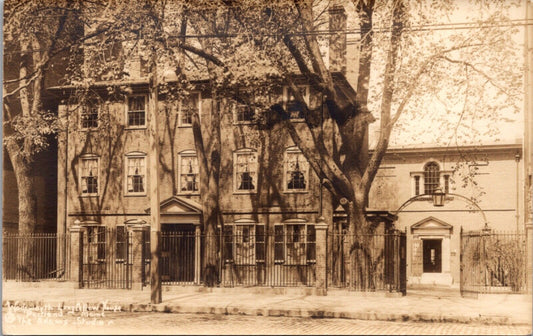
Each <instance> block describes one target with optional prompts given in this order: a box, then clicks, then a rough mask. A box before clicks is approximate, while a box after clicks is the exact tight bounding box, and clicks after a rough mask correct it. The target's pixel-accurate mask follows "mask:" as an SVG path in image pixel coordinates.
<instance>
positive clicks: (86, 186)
mask: <svg viewBox="0 0 533 336" xmlns="http://www.w3.org/2000/svg"><path fill="white" fill-rule="evenodd" d="M80 170H81V171H80V179H81V181H80V182H81V183H80V184H81V194H82V195H88V196H91V195H93V196H94V195H98V157H96V156H94V155H90V156H86V157H82V158H81V169H80Z"/></svg>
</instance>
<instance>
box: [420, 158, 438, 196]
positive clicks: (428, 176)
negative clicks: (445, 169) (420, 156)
mask: <svg viewBox="0 0 533 336" xmlns="http://www.w3.org/2000/svg"><path fill="white" fill-rule="evenodd" d="M439 179H440V172H439V167H438V166H437V164H436V163H428V164H427V165H426V166H425V167H424V193H425V194H433V193H434V192H435V190H436V189H437V188H438V186H439V182H440V181H439Z"/></svg>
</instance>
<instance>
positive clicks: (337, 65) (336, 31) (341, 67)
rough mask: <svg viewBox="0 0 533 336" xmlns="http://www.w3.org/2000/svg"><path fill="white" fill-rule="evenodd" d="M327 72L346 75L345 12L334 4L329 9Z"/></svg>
mask: <svg viewBox="0 0 533 336" xmlns="http://www.w3.org/2000/svg"><path fill="white" fill-rule="evenodd" d="M328 13H329V30H330V35H329V70H330V71H331V72H342V73H343V74H346V11H345V10H344V6H342V5H340V4H334V5H332V6H331V7H330V8H329V11H328Z"/></svg>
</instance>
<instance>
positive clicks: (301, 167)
mask: <svg viewBox="0 0 533 336" xmlns="http://www.w3.org/2000/svg"><path fill="white" fill-rule="evenodd" d="M308 175H309V163H308V162H307V159H306V158H305V156H304V155H303V154H302V153H299V152H296V153H295V152H292V153H291V152H288V153H287V159H286V165H285V180H286V190H287V191H305V190H307V185H308V181H309V180H308Z"/></svg>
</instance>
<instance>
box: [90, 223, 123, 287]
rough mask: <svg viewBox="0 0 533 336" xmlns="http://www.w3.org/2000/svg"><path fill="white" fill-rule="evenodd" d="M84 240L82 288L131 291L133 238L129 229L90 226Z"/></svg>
mask: <svg viewBox="0 0 533 336" xmlns="http://www.w3.org/2000/svg"><path fill="white" fill-rule="evenodd" d="M81 238H82V239H81V242H82V248H81V260H82V274H81V284H80V285H81V287H84V288H117V289H131V286H132V260H131V234H130V233H129V232H128V231H127V230H126V228H125V227H124V226H117V227H116V228H106V227H104V226H88V227H87V229H86V230H85V231H84V232H82V235H81Z"/></svg>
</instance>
